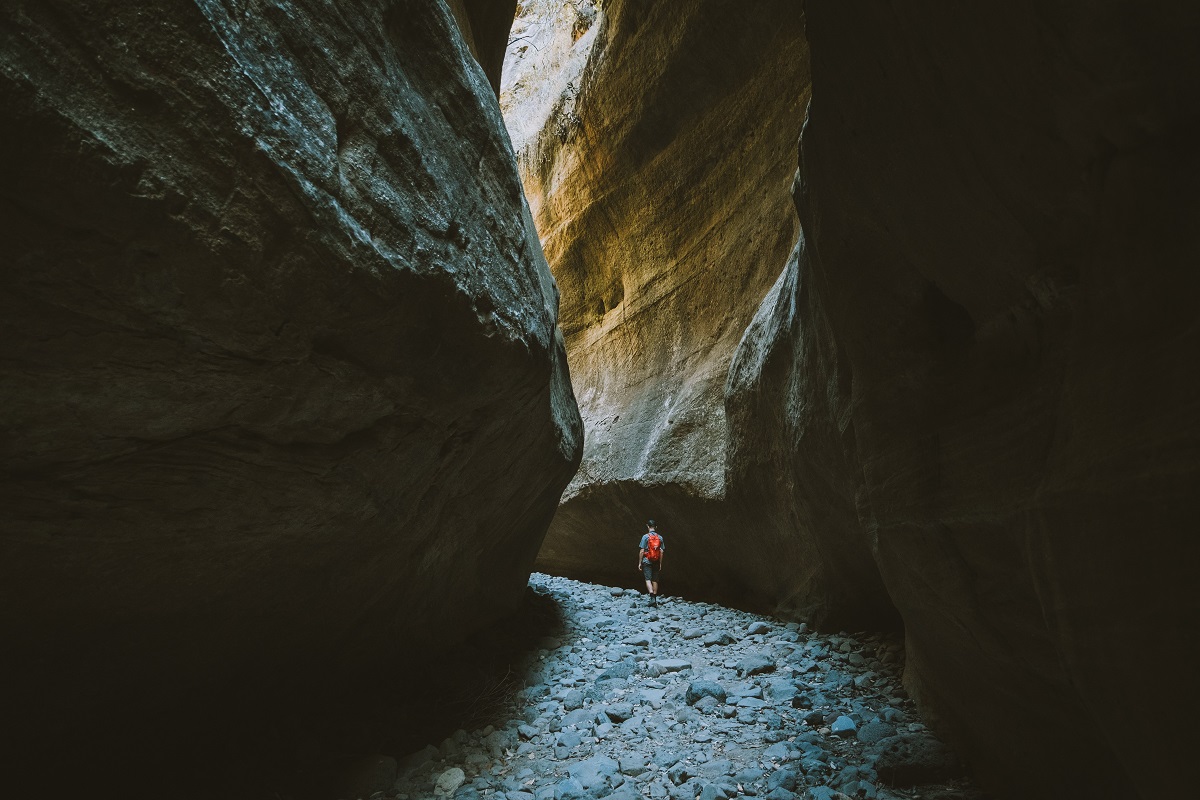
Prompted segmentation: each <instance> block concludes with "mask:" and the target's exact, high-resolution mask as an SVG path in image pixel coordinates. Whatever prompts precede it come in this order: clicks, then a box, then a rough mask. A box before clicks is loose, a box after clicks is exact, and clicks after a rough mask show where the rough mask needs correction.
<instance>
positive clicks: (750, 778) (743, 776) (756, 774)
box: [733, 769, 766, 787]
mask: <svg viewBox="0 0 1200 800" xmlns="http://www.w3.org/2000/svg"><path fill="white" fill-rule="evenodd" d="M764 775H766V773H765V772H763V771H762V770H761V769H744V770H742V771H741V772H739V773H737V774H736V775H734V776H733V780H734V782H735V783H740V784H741V785H742V786H743V787H749V786H751V785H752V784H755V783H758V782H759V781H761V780H762V779H763V776H764Z"/></svg>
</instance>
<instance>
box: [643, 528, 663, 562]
mask: <svg viewBox="0 0 1200 800" xmlns="http://www.w3.org/2000/svg"><path fill="white" fill-rule="evenodd" d="M646 558H647V559H648V560H650V561H653V562H655V563H658V562H659V561H662V537H661V536H659V535H658V534H657V533H655V532H654V531H650V534H649V538H647V539H646Z"/></svg>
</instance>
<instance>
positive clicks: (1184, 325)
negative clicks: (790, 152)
mask: <svg viewBox="0 0 1200 800" xmlns="http://www.w3.org/2000/svg"><path fill="white" fill-rule="evenodd" d="M862 5H863V4H857V3H842V2H829V1H828V0H810V2H809V3H808V4H807V6H806V13H807V21H808V28H807V31H808V37H809V42H810V46H811V48H812V76H813V99H812V107H811V112H810V118H809V120H808V123H807V125H806V127H805V131H804V135H803V139H802V150H803V159H802V161H803V164H802V171H801V174H802V181H801V183H800V185H799V186H798V192H797V195H798V198H799V206H800V212H801V213H800V216H801V220H802V225H803V229H804V240H803V243H802V245H801V246H800V248H799V249H798V250H797V252H796V254H795V257H794V259H793V261H792V263H791V264H789V266H788V269H787V271H786V272H785V274H784V275H783V276H782V277H781V278H780V281H779V283H778V285H777V287H776V290H775V291H774V292H773V293H772V295H771V296H770V297H769V298H768V302H767V303H766V304H764V307H763V308H762V309H760V314H759V317H758V319H757V320H756V323H755V327H754V328H752V329H751V332H750V333H749V334H748V336H747V338H746V341H745V342H744V344H743V348H742V350H741V351H740V352H739V354H738V358H737V366H736V367H735V370H734V372H733V377H731V381H730V387H731V391H730V395H729V403H730V417H731V425H736V426H737V427H738V428H739V432H738V433H737V434H736V435H735V438H737V437H742V441H740V442H738V443H737V445H736V446H735V448H734V451H735V453H737V454H738V455H737V458H736V459H735V460H734V461H733V462H732V463H731V472H732V473H733V474H732V475H731V478H730V480H731V486H730V489H729V491H730V494H731V496H737V497H739V498H740V499H741V500H742V501H743V503H744V507H754V506H755V505H757V506H758V507H760V508H767V509H768V510H769V511H768V513H769V515H770V518H771V519H780V518H782V517H784V516H785V515H789V514H790V515H791V516H792V517H793V518H794V520H795V531H796V535H797V537H799V538H800V539H803V540H805V541H803V542H801V543H798V544H797V545H796V547H795V550H796V552H797V553H799V554H802V555H803V557H804V560H803V561H801V562H800V563H797V564H796V569H795V578H794V592H795V597H796V598H797V604H796V607H797V608H800V609H817V610H819V611H820V613H822V614H827V615H831V616H836V617H838V618H839V619H840V620H842V623H841V624H852V623H854V622H855V621H856V620H858V621H862V622H863V624H866V622H867V621H869V620H870V619H872V618H874V617H875V616H877V615H878V614H880V613H888V612H887V609H886V608H885V607H883V604H884V603H885V600H884V598H883V597H882V596H881V593H880V592H879V588H878V580H879V579H878V578H877V577H875V576H874V575H872V571H871V570H870V569H869V568H868V566H869V565H868V564H867V562H866V559H865V554H866V553H871V554H872V555H873V558H874V560H875V561H876V563H877V564H878V569H879V574H880V576H881V577H882V581H883V584H884V585H885V586H886V591H887V594H888V596H890V598H891V600H892V601H893V602H894V604H895V606H896V607H897V608H898V609H899V611H900V613H901V614H902V616H903V620H904V626H905V631H906V635H907V638H906V641H907V648H908V662H907V668H906V673H905V678H906V683H907V685H908V687H909V689H910V690H911V691H912V692H913V693H914V694H915V696H916V697H917V698H918V700H919V702H920V704H921V706H922V708H923V710H924V711H925V713H926V715H927V716H928V717H929V718H930V719H931V720H932V721H933V722H934V723H936V725H937V727H938V728H939V730H940V731H941V732H943V733H944V734H946V735H947V736H948V737H949V738H950V740H951V742H952V744H953V745H954V746H955V748H956V749H957V750H958V751H959V752H960V754H961V755H962V756H963V757H964V759H965V761H966V762H967V764H968V766H970V767H971V769H972V770H973V771H974V772H975V774H976V775H977V776H978V777H979V778H980V780H981V781H982V782H983V783H984V784H985V785H986V787H987V788H989V789H990V790H991V791H993V792H994V793H995V794H997V795H998V796H1003V797H1047V798H1049V797H1067V796H1072V797H1076V796H1078V797H1083V796H1088V797H1137V796H1140V797H1157V796H1176V795H1184V794H1187V793H1189V792H1190V791H1191V790H1192V786H1191V784H1192V783H1193V781H1192V777H1191V775H1190V772H1189V770H1188V769H1187V767H1186V765H1187V763H1188V760H1187V759H1188V757H1189V754H1190V750H1191V748H1192V745H1193V744H1194V742H1195V735H1194V732H1193V731H1192V730H1191V725H1192V723H1191V720H1192V719H1193V718H1194V717H1195V715H1196V712H1197V711H1200V702H1198V697H1197V688H1196V686H1195V682H1194V681H1190V680H1187V679H1184V680H1182V681H1176V680H1172V678H1171V676H1172V675H1177V674H1178V673H1177V672H1176V671H1175V667H1174V666H1172V665H1179V664H1187V663H1190V662H1191V658H1192V654H1193V653H1194V652H1195V651H1196V645H1197V641H1196V633H1195V631H1196V624H1195V620H1196V617H1197V614H1198V612H1200V602H1198V601H1197V597H1196V594H1195V592H1194V590H1193V587H1194V585H1195V580H1194V577H1193V572H1194V565H1195V563H1196V562H1197V556H1198V555H1200V553H1198V549H1200V548H1198V545H1197V539H1196V536H1195V528H1196V525H1195V521H1194V513H1193V504H1194V498H1195V496H1196V488H1197V485H1198V484H1200V480H1198V479H1200V474H1198V466H1200V461H1198V460H1197V458H1196V453H1197V452H1198V450H1197V446H1198V445H1200V415H1198V414H1197V413H1196V410H1197V409H1198V408H1200V381H1198V380H1197V377H1198V376H1197V363H1198V362H1197V360H1196V357H1195V356H1196V353H1197V352H1198V351H1200V328H1198V327H1197V325H1196V319H1197V317H1198V312H1200V308H1197V298H1198V297H1200V273H1198V272H1197V271H1196V269H1195V263H1196V260H1197V256H1198V255H1200V233H1198V231H1200V228H1198V227H1197V225H1196V220H1197V219H1200V202H1198V195H1197V193H1196V191H1195V187H1196V186H1197V185H1198V183H1200V158H1198V156H1197V151H1196V147H1195V141H1196V138H1197V134H1200V118H1198V117H1197V115H1196V106H1195V98H1196V97H1198V96H1200V51H1198V50H1197V49H1196V48H1195V47H1194V46H1193V44H1192V38H1194V34H1195V31H1196V30H1197V26H1196V23H1197V18H1196V14H1195V12H1194V10H1192V9H1190V8H1189V7H1187V6H1185V5H1184V4H1176V5H1175V6H1173V7H1168V6H1167V5H1164V4H1159V5H1156V6H1154V7H1150V6H1146V7H1140V6H1139V7H1138V8H1137V9H1132V8H1128V7H1127V6H1125V5H1124V4H1118V3H1115V2H1103V3H1098V4H1097V3H1076V2H1055V3H1050V4H1039V5H1020V4H1017V5H1013V4H993V5H989V6H986V7H984V6H980V5H978V4H972V5H969V6H966V5H964V6H961V7H956V8H949V7H948V6H946V5H945V4H942V3H909V4H904V6H903V7H889V8H887V9H884V8H882V7H874V6H873V7H872V8H871V9H870V13H867V10H866V9H864V8H863V7H862ZM802 89H803V87H801V86H798V87H797V90H796V91H797V92H798V93H799V92H800V91H802ZM755 451H757V452H755ZM775 473H778V474H779V475H782V476H783V479H782V480H781V481H779V482H778V484H772V483H770V482H769V481H768V480H767V479H766V478H765V476H769V475H771V474H775ZM823 481H824V482H827V485H823ZM780 484H781V485H780ZM755 498H757V499H758V501H759V502H758V503H757V504H756V503H755V502H754V500H755ZM780 504H782V506H781V505H780ZM872 597H876V598H878V604H879V607H877V608H872V607H871V606H872V603H871V601H870V598H872ZM1164 667H1165V669H1164Z"/></svg>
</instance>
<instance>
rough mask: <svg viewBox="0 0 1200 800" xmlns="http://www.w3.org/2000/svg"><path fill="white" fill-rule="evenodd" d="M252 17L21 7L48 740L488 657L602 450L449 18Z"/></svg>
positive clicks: (17, 106)
mask: <svg viewBox="0 0 1200 800" xmlns="http://www.w3.org/2000/svg"><path fill="white" fill-rule="evenodd" d="M235 5H236V7H235V6H231V5H228V4H221V3H210V2H195V3H192V2H184V1H183V0H173V2H170V3H166V4H159V5H158V6H156V7H155V8H154V9H153V10H151V9H148V8H146V7H144V6H145V4H139V3H125V2H117V0H106V1H101V0H54V1H53V2H43V1H42V0H38V1H37V2H34V1H33V0H29V1H28V2H10V3H5V4H4V7H3V10H2V11H0V28H2V29H3V34H2V36H0V101H2V103H3V107H4V117H3V121H2V122H0V131H2V133H3V147H0V176H2V180H0V197H2V202H3V205H4V221H3V223H2V225H0V251H2V252H3V253H4V262H5V267H4V269H3V270H2V271H0V325H2V326H3V328H2V332H0V360H2V362H3V387H4V388H3V392H2V394H0V417H2V419H3V452H4V475H3V480H2V481H0V507H3V509H4V513H3V514H2V515H0V587H2V588H0V598H2V599H3V602H0V639H2V640H3V650H4V653H5V657H4V659H3V663H4V667H5V673H6V688H5V689H4V690H3V698H4V704H3V709H2V715H3V716H4V718H5V722H6V723H8V724H9V725H12V726H13V728H14V729H22V728H24V729H26V730H28V726H39V727H40V726H45V725H49V726H51V727H54V726H55V725H59V724H61V725H64V726H66V725H72V724H74V723H75V722H76V721H78V720H80V719H82V718H85V717H86V716H87V715H88V714H89V713H90V712H92V711H96V712H97V715H98V716H103V715H104V714H112V713H114V711H121V712H126V711H127V712H129V713H131V714H133V713H136V710H137V709H143V708H146V707H154V708H156V709H158V710H160V711H161V710H162V708H163V707H164V705H163V704H164V703H169V702H171V701H173V700H176V699H179V698H185V697H189V696H190V695H191V694H192V693H193V692H197V693H198V694H197V696H201V695H202V693H203V687H208V686H221V685H225V684H227V683H229V682H230V681H233V680H235V679H237V680H241V679H248V678H251V677H254V676H259V677H267V676H269V679H270V680H271V681H272V682H274V683H276V684H285V683H286V682H287V681H288V680H289V679H290V678H293V677H295V676H296V675H297V674H298V673H302V672H303V673H307V674H330V675H332V674H336V673H338V672H344V671H348V670H358V669H362V668H365V667H367V666H369V665H372V664H377V663H380V662H381V661H385V660H387V659H388V658H390V657H393V656H396V655H397V654H400V655H402V654H403V653H404V652H405V651H413V652H420V651H421V650H422V648H424V647H427V646H429V645H432V644H437V643H440V642H443V641H445V640H447V639H450V638H460V637H462V636H465V635H466V634H468V633H469V632H470V631H471V630H473V629H477V628H479V627H481V626H483V625H486V624H487V623H488V622H489V620H492V619H494V618H496V617H497V616H499V615H502V614H505V613H506V612H507V611H509V610H510V609H513V608H514V607H515V605H516V603H517V601H518V600H519V598H520V597H521V593H522V591H523V588H524V586H525V583H526V579H527V576H528V574H529V570H530V568H531V566H532V564H533V561H534V557H535V554H536V553H537V550H538V548H539V546H540V544H541V541H542V537H543V535H544V532H545V530H546V527H547V525H548V523H549V520H550V517H551V515H552V514H553V513H554V510H555V507H556V505H557V502H558V499H559V496H560V494H561V492H562V490H563V488H564V486H565V485H566V483H567V481H568V480H569V478H570V476H571V475H572V474H573V472H574V468H575V465H576V463H577V461H578V458H579V456H580V449H581V438H582V433H581V426H580V422H579V417H578V413H577V409H576V407H575V403H574V400H573V397H572V393H571V387H570V384H569V377H568V373H567V367H566V362H565V358H564V350H563V346H562V342H561V336H560V334H559V332H558V329H557V328H556V305H557V292H556V288H555V285H554V282H553V280H552V278H551V275H550V273H549V271H548V269H547V266H546V263H545V261H544V258H543V256H542V254H541V250H540V248H539V245H538V242H537V240H536V238H535V235H534V233H533V228H532V221H531V218H530V215H529V212H528V209H527V206H526V204H525V201H524V200H523V197H522V192H521V184H520V181H519V179H518V176H517V173H516V169H515V163H514V159H513V154H512V151H511V148H510V145H509V141H508V138H507V136H506V134H505V132H504V128H503V124H502V121H501V118H500V113H499V109H498V107H497V105H496V99H495V96H494V94H493V92H492V88H491V86H490V85H489V82H488V80H487V78H486V77H485V75H484V73H483V72H482V70H481V69H480V67H479V66H478V65H477V64H476V63H475V61H474V60H473V59H472V58H471V55H470V53H469V51H468V48H467V45H466V43H465V42H464V39H463V37H462V36H461V35H460V33H459V30H458V28H457V26H456V25H455V21H454V17H453V16H452V15H451V14H450V11H449V10H448V9H447V7H446V6H445V5H444V4H442V3H427V2H424V0H402V1H401V2H383V0H358V1H357V2H352V3H339V4H337V13H331V6H329V4H327V3H318V2H309V1H308V0H294V2H289V3H286V4H261V5H260V4H251V7H250V8H243V5H244V4H235ZM467 5H468V6H472V5H480V4H472V3H467ZM510 5H511V4H510ZM238 9H241V10H238ZM509 21H511V18H510V20H509ZM507 24H508V22H507V21H506V22H505V23H504V26H505V27H504V30H507ZM475 35H476V38H477V39H479V38H480V36H481V33H480V30H478V29H477V30H476V31H475ZM499 36H500V38H501V39H503V31H501V32H500V33H499ZM487 39H488V41H492V40H494V39H495V33H494V32H493V33H490V34H489V35H488V37H487ZM181 721H182V720H176V722H181Z"/></svg>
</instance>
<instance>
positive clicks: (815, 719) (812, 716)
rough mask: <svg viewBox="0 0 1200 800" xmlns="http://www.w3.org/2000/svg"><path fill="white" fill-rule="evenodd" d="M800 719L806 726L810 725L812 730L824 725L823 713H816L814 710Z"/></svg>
mask: <svg viewBox="0 0 1200 800" xmlns="http://www.w3.org/2000/svg"><path fill="white" fill-rule="evenodd" d="M801 719H803V720H804V722H805V723H806V724H808V725H811V726H813V727H814V728H816V727H819V726H820V725H822V724H824V722H825V712H824V711H817V710H815V709H814V710H812V711H808V712H806V713H805V714H804V716H803V717H801Z"/></svg>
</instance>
